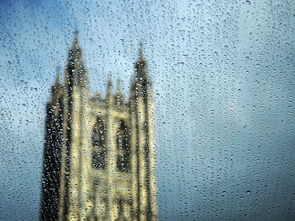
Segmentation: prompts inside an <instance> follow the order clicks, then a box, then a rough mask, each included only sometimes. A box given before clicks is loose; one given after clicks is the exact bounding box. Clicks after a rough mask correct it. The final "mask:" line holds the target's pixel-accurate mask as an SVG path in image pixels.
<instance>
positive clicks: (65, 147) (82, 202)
mask: <svg viewBox="0 0 295 221" xmlns="http://www.w3.org/2000/svg"><path fill="white" fill-rule="evenodd" d="M112 85H113V83H112V79H111V78H110V79H109V80H108V85H107V95H106V98H102V97H101V96H100V95H99V94H97V95H95V96H90V93H89V82H88V75H87V71H86V68H85V65H84V63H83V58H82V50H81V48H80V46H79V39H78V34H77V33H76V34H75V39H74V42H73V45H72V48H71V50H70V52H69V59H68V64H67V67H66V71H65V82H64V84H62V82H61V80H60V79H59V76H58V77H57V80H56V82H55V84H54V86H53V87H52V99H51V101H50V102H49V103H48V105H47V118H46V119H47V120H46V134H45V136H46V139H45V140H46V142H45V150H44V168H43V176H42V200H41V220H60V221H61V220H81V221H82V220H85V221H86V220H89V221H92V220H93V221H95V220H110V221H120V220H136V221H145V220H157V196H156V180H155V179H156V175H155V143H154V109H153V108H154V106H153V96H152V84H151V80H150V78H149V76H148V70H147V62H146V60H145V59H144V55H143V48H142V46H141V47H140V52H139V57H138V60H137V61H136V63H135V76H134V79H133V82H132V85H131V91H130V98H129V99H125V98H124V96H123V94H122V91H121V89H120V86H118V91H116V92H114V91H113V86H112Z"/></svg>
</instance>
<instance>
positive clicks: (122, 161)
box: [117, 121, 131, 172]
mask: <svg viewBox="0 0 295 221" xmlns="http://www.w3.org/2000/svg"><path fill="white" fill-rule="evenodd" d="M117 151H118V156H117V169H118V170H119V171H121V172H129V171H130V155H131V152H130V151H131V150H130V142H129V131H128V128H127V126H126V124H125V123H124V121H120V122H119V128H118V132H117Z"/></svg>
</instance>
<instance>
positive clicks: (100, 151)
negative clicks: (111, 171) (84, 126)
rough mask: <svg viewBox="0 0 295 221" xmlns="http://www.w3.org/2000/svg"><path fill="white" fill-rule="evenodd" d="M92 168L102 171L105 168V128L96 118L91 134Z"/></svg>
mask: <svg viewBox="0 0 295 221" xmlns="http://www.w3.org/2000/svg"><path fill="white" fill-rule="evenodd" d="M92 145H93V152H92V167H93V168H95V169H104V168H105V167H106V145H105V128H104V123H103V120H102V119H101V118H100V117H98V118H97V120H96V123H95V125H94V128H93V132H92Z"/></svg>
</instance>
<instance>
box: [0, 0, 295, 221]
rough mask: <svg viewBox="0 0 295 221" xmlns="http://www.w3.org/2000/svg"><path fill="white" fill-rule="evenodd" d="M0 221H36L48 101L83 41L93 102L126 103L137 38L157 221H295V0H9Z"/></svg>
mask: <svg viewBox="0 0 295 221" xmlns="http://www.w3.org/2000/svg"><path fill="white" fill-rule="evenodd" d="M0 10H1V13H0V44H1V50H0V58H1V59H0V70H1V75H0V85H1V87H0V95H1V99H0V114H1V117H2V118H1V119H2V120H1V123H0V131H1V134H2V136H1V137H2V139H1V140H0V143H1V148H0V176H1V179H0V186H1V188H0V199H1V200H0V219H1V220H38V212H39V200H40V181H41V167H42V154H43V140H44V121H45V104H46V102H47V101H48V99H49V97H50V87H51V85H52V83H53V82H54V78H55V72H56V68H57V67H58V66H60V67H61V69H62V70H64V68H65V64H66V60H67V53H68V49H69V47H70V46H71V44H72V40H73V31H74V30H76V29H77V30H79V32H80V43H81V47H82V48H83V51H84V60H85V63H86V65H87V68H88V72H89V78H90V79H91V90H92V92H96V91H99V92H101V93H105V84H106V79H107V77H108V75H109V74H111V75H112V76H113V78H114V81H115V79H118V78H120V79H121V80H122V84H123V87H124V92H125V95H126V96H127V95H128V90H129V88H128V85H129V83H130V79H131V77H132V75H133V72H134V71H133V64H134V61H135V59H136V57H137V53H138V45H139V43H140V42H141V41H142V42H143V43H144V47H145V54H146V57H147V60H148V62H149V69H150V75H151V77H152V79H153V83H154V95H155V101H156V144H157V173H158V177H157V182H158V194H159V197H158V202H159V217H160V220H290V219H291V218H292V217H294V214H295V185H294V184H295V177H294V172H293V171H294V169H295V163H294V162H295V142H294V141H295V139H294V129H295V117H294V114H295V109H294V108H295V106H294V95H295V93H294V90H295V85H294V83H295V78H294V64H295V37H294V36H295V16H294V15H295V3H294V2H293V1H283V0H272V1H269V0H261V1H253V0H250V1H234V0H230V1H225V0H224V1H223V0H222V1H189V0H185V1H174V0H173V1H172V0H171V1H157V0H153V1H143V0H142V1H129V0H125V1H83V2H81V1H75V0H74V1H55V0H53V1H33V0H31V1H21V0H19V1H14V0H12V1H1V4H0Z"/></svg>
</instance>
